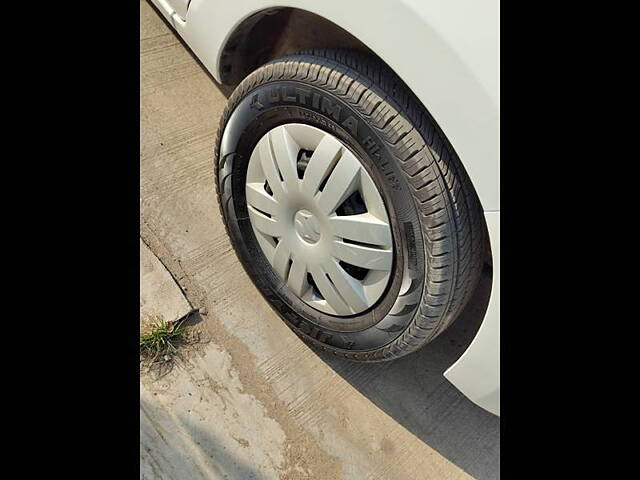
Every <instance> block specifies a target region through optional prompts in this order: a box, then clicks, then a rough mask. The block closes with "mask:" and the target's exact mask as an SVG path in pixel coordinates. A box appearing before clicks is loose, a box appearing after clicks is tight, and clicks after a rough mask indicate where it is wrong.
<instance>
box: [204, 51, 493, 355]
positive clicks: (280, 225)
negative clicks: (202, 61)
mask: <svg viewBox="0 0 640 480" xmlns="http://www.w3.org/2000/svg"><path fill="white" fill-rule="evenodd" d="M215 172H216V186H217V193H218V201H219V204H220V209H221V213H222V216H223V219H224V222H225V225H226V228H227V232H228V234H229V237H230V239H231V243H232V245H233V247H234V249H235V251H236V253H237V255H238V258H239V259H240V261H241V263H242V265H243V266H244V268H245V270H246V271H247V273H248V275H249V277H250V278H251V279H252V281H253V282H254V283H255V285H256V287H257V288H258V289H259V290H260V292H261V293H262V295H263V296H264V297H265V298H266V300H267V301H268V302H269V303H270V304H271V306H272V307H273V308H274V309H275V311H276V312H277V313H278V314H279V315H280V316H281V317H282V319H283V320H284V321H285V322H286V323H287V324H288V325H289V327H290V328H291V329H293V331H294V332H296V333H297V334H298V335H299V336H300V337H301V338H302V339H303V340H305V341H306V342H308V343H309V344H311V345H314V346H316V347H319V348H321V349H323V350H326V351H330V352H332V353H334V354H336V355H339V356H344V357H346V358H350V359H353V360H360V361H382V360H390V359H393V358H397V357H399V356H402V355H405V354H407V353H410V352H412V351H415V350H417V349H418V348H420V347H422V346H423V345H425V344H426V343H428V342H430V341H431V340H433V339H434V338H435V337H436V336H437V335H439V334H440V333H441V332H442V331H443V330H444V329H445V328H446V327H447V326H448V325H450V324H451V322H452V321H453V320H454V319H455V318H456V316H458V314H459V313H460V312H461V310H462V309H463V307H464V306H465V304H466V303H467V301H468V299H469V297H470V296H471V293H472V292H473V289H474V287H475V285H476V283H477V280H478V278H479V274H480V270H481V267H482V263H483V261H484V259H485V248H486V247H485V235H486V234H485V228H484V223H483V216H482V211H481V208H480V205H479V201H478V198H477V196H476V194H475V192H474V190H473V187H472V185H471V183H470V180H469V178H468V176H467V174H466V172H465V171H464V168H463V167H462V165H461V163H460V161H459V159H458V157H457V156H456V154H455V152H454V151H453V149H452V147H451V146H450V144H449V143H448V141H447V140H446V138H445V137H444V135H443V134H442V132H441V131H440V129H439V128H438V126H437V125H436V123H435V121H434V120H433V119H432V118H431V117H430V115H429V114H428V113H427V111H426V110H425V109H424V108H423V107H422V106H421V104H420V103H419V101H418V100H417V99H416V98H415V97H414V96H413V94H412V93H411V92H410V91H409V89H408V88H407V87H406V86H405V85H404V84H403V83H402V81H401V80H400V79H399V78H398V77H397V76H396V75H395V74H394V73H393V72H391V71H390V70H389V69H388V68H387V67H386V66H385V65H384V64H382V63H381V62H379V61H377V60H375V59H373V58H370V57H368V56H366V55H364V54H360V53H355V52H350V51H343V50H311V51H306V52H302V53H300V54H296V55H291V56H287V57H284V58H280V59H277V60H274V61H271V62H269V63H268V64H265V65H263V66H262V67H260V68H258V69H257V70H256V71H254V72H253V73H251V74H250V75H249V76H248V77H247V78H245V79H244V81H243V82H242V83H241V84H240V85H239V86H238V87H237V88H236V89H235V91H234V92H233V94H232V95H231V96H230V98H229V102H228V105H227V107H226V109H225V112H224V114H223V117H222V120H221V123H220V128H219V131H218V139H217V141H216V158H215Z"/></svg>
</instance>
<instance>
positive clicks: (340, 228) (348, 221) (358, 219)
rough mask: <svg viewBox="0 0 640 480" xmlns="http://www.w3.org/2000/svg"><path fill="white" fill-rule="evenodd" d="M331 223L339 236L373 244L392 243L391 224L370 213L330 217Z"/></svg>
mask: <svg viewBox="0 0 640 480" xmlns="http://www.w3.org/2000/svg"><path fill="white" fill-rule="evenodd" d="M329 224H330V225H331V228H332V230H333V233H334V235H336V236H337V237H342V238H346V239H348V240H353V241H355V242H361V243H368V244H372V245H384V246H386V245H389V246H390V245H391V229H390V228H389V224H388V223H386V222H383V221H382V220H379V219H377V218H376V217H374V216H373V215H371V214H370V213H361V214H359V215H346V216H334V217H329Z"/></svg>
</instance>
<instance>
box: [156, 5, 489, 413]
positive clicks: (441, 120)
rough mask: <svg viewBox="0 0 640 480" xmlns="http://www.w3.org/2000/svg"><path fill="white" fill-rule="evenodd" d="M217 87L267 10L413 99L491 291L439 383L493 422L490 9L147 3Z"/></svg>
mask: <svg viewBox="0 0 640 480" xmlns="http://www.w3.org/2000/svg"><path fill="white" fill-rule="evenodd" d="M152 2H153V3H154V4H155V5H156V7H158V9H159V10H160V11H161V12H162V14H163V15H164V16H165V18H166V19H167V20H168V21H169V22H170V23H171V25H172V26H173V27H174V28H175V30H176V31H177V32H178V34H179V35H180V36H181V37H182V38H183V39H184V41H185V42H186V43H187V44H188V45H189V47H190V48H191V49H192V51H193V52H194V53H195V54H196V56H197V57H198V58H199V59H200V61H201V62H202V63H203V64H204V66H205V67H206V68H207V69H208V70H209V72H210V73H211V74H212V75H213V77H214V78H215V79H216V80H218V81H221V80H222V71H221V68H222V65H221V63H222V62H221V57H222V53H223V50H224V48H225V45H226V44H227V42H228V40H229V39H230V38H231V36H232V35H233V34H234V32H236V30H237V29H238V27H239V26H240V25H242V23H243V21H245V20H246V19H247V18H249V17H251V16H252V15H254V14H256V13H258V12H261V11H265V10H272V9H274V8H282V7H291V8H296V9H301V10H305V11H307V12H312V13H313V14H316V15H318V16H319V17H322V18H324V19H326V20H329V21H330V22H333V23H334V24H336V25H338V26H339V27H341V28H342V29H344V30H346V31H347V32H348V33H349V34H351V35H352V36H353V37H355V38H356V39H358V40H359V41H360V42H362V43H363V44H364V45H365V46H366V47H368V48H369V49H370V50H371V51H373V52H374V53H375V54H376V55H378V56H379V57H380V58H381V59H382V60H384V61H385V62H386V63H387V64H388V65H389V66H390V67H391V68H392V69H393V70H394V71H395V72H396V73H397V74H398V75H399V76H400V77H401V78H402V79H403V81H404V82H405V83H406V84H407V85H408V86H409V88H411V89H412V91H413V92H414V93H415V94H416V96H417V97H418V98H419V99H420V101H421V102H422V103H423V104H424V105H425V107H426V108H427V110H428V111H429V112H430V113H431V115H432V116H433V118H434V119H435V120H436V121H437V122H438V124H439V125H440V127H441V129H442V130H443V132H444V133H445V135H446V136H447V138H448V139H449V141H450V142H451V144H452V145H453V147H454V148H455V150H456V152H457V153H458V156H459V157H460V159H461V160H462V163H463V165H464V167H465V169H466V170H467V172H468V173H469V176H470V177H471V180H472V182H473V185H474V187H475V189H476V191H477V193H478V196H479V198H480V202H481V204H482V207H483V209H484V212H485V219H486V224H487V227H488V230H489V238H490V242H491V250H492V256H493V258H492V261H493V284H492V291H491V298H490V300H489V306H488V309H487V311H486V314H485V318H484V320H483V322H482V324H481V326H480V329H479V330H478V332H477V334H476V336H475V338H474V339H473V341H472V342H471V344H470V346H469V347H468V348H467V350H466V351H465V352H464V353H463V354H462V356H461V357H460V358H459V359H458V360H457V361H456V362H455V363H454V364H453V365H452V366H451V367H449V369H448V370H446V371H445V372H444V376H445V377H446V378H447V379H448V380H449V381H450V382H451V383H453V384H454V385H455V386H456V387H457V388H458V389H459V390H460V391H462V393H464V394H465V395H466V396H467V397H468V398H469V399H471V400H472V401H473V402H475V403H476V404H477V405H479V406H481V407H482V408H484V409H486V410H488V411H490V412H491V413H494V414H496V415H500V307H499V292H500V169H499V161H500V160H499V159H500V29H499V22H500V5H499V0H484V1H477V0H450V1H445V0H350V1H347V0H323V1H312V0H282V1H279V2H274V1H273V0H234V1H231V2H223V1H222V0H152Z"/></svg>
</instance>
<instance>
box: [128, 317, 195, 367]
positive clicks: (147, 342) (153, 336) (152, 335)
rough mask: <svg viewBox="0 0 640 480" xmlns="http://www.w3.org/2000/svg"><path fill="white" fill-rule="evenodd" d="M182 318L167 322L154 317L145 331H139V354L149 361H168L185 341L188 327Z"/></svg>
mask: <svg viewBox="0 0 640 480" xmlns="http://www.w3.org/2000/svg"><path fill="white" fill-rule="evenodd" d="M184 320H185V319H183V320H180V321H179V322H175V323H169V322H167V321H165V320H164V319H162V318H158V317H156V321H155V322H154V323H152V324H151V325H150V327H149V328H148V329H146V331H144V332H141V333H140V356H141V357H142V359H145V360H148V361H149V362H150V363H154V362H156V361H158V360H159V361H170V360H171V358H173V356H174V355H175V354H176V353H177V352H178V347H179V346H180V345H182V344H183V343H184V342H185V338H186V334H187V331H188V328H189V327H187V326H186V325H183V324H184Z"/></svg>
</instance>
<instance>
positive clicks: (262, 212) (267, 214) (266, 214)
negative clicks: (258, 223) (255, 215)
mask: <svg viewBox="0 0 640 480" xmlns="http://www.w3.org/2000/svg"><path fill="white" fill-rule="evenodd" d="M252 207H253V209H254V210H257V211H258V212H260V213H261V214H262V215H264V216H265V217H269V218H271V214H270V213H267V212H265V211H263V210H260V209H259V208H256V207H254V206H253V205H252Z"/></svg>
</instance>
